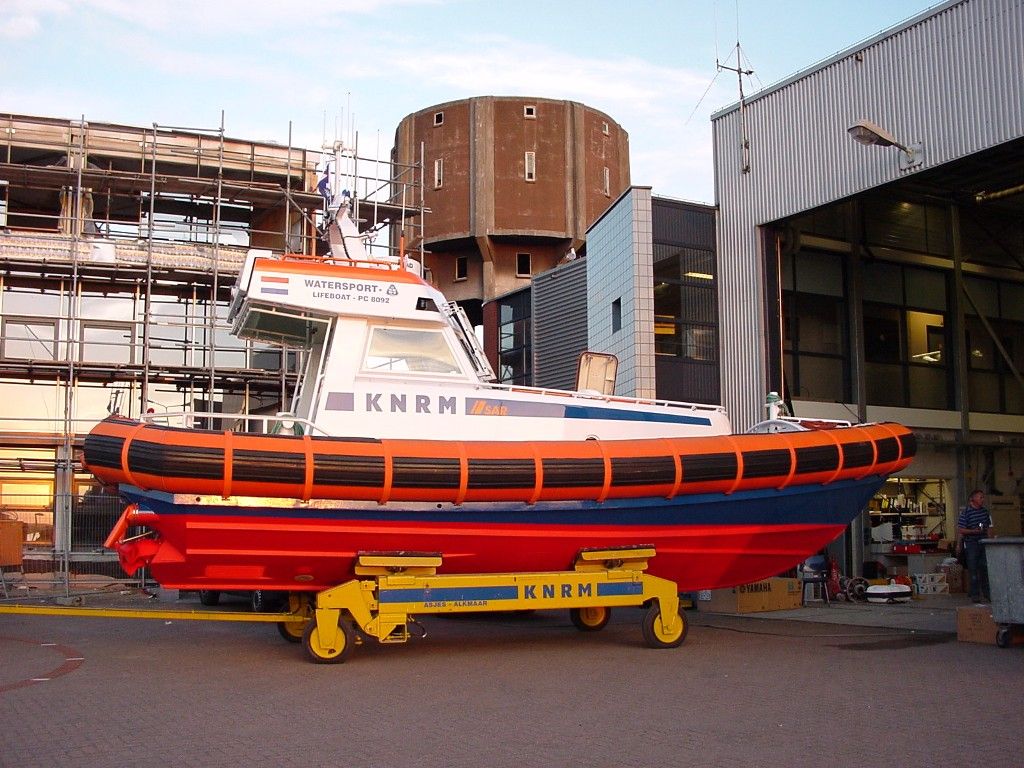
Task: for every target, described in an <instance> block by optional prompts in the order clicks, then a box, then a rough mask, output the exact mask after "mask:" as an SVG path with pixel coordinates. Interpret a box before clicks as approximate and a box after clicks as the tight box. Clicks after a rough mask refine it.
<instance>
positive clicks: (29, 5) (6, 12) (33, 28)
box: [0, 0, 68, 40]
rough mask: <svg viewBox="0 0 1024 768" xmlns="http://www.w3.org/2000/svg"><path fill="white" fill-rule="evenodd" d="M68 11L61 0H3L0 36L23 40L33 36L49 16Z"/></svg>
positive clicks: (0, 7)
mask: <svg viewBox="0 0 1024 768" xmlns="http://www.w3.org/2000/svg"><path fill="white" fill-rule="evenodd" d="M67 11H68V3H66V2H63V0H5V1H4V3H3V4H2V5H0V38H5V39H7V40H25V39H28V38H30V37H34V36H35V35H37V34H38V33H39V31H40V30H41V29H42V27H43V22H44V20H45V19H46V18H47V17H49V16H54V15H60V14H63V13H66V12H67Z"/></svg>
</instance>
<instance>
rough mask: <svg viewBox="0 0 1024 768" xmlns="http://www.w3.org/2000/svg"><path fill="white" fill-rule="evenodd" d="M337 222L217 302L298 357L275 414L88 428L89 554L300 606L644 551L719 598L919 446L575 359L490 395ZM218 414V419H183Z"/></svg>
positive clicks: (448, 316)
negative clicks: (335, 593)
mask: <svg viewBox="0 0 1024 768" xmlns="http://www.w3.org/2000/svg"><path fill="white" fill-rule="evenodd" d="M332 232H334V235H333V236H332V239H331V242H332V254H334V255H332V257H331V258H328V259H315V260H314V259H308V258H301V257H289V256H283V257H280V256H273V255H271V254H269V253H267V252H259V251H252V252H250V254H249V255H248V257H247V259H246V261H245V264H244V266H243V268H242V270H241V272H240V274H239V276H238V280H237V282H236V284H235V287H234V289H233V297H232V303H231V306H230V309H229V319H230V320H231V322H232V332H233V333H234V334H235V335H236V336H238V337H239V338H242V339H249V340H253V341H255V342H258V343H261V344H279V345H284V346H286V347H287V348H288V349H289V350H298V353H299V354H300V356H301V359H302V360H303V367H302V369H301V373H300V377H299V382H298V386H297V387H296V388H295V391H294V394H293V397H292V400H291V402H290V403H289V404H288V405H289V407H288V410H287V411H282V412H280V413H279V414H276V415H269V414H252V413H244V414H230V415H225V414H211V413H206V414H195V413H184V412H182V413H171V412H168V413H161V414H159V415H155V414H154V415H149V416H146V417H140V418H130V417H128V416H123V415H118V414H114V415H112V416H110V417H109V418H107V419H105V420H104V421H102V422H101V423H99V424H97V425H96V426H95V428H94V429H93V430H92V431H91V432H90V434H89V435H88V436H87V437H86V440H85V449H84V463H85V465H86V466H87V467H88V469H89V470H90V471H91V472H93V474H95V475H96V477H97V478H98V479H99V480H101V481H102V482H104V483H106V484H109V485H116V486H117V487H118V489H119V492H120V494H121V495H122V497H123V498H124V499H125V500H126V501H127V502H128V507H127V508H126V510H125V512H124V514H123V515H122V517H121V519H120V521H119V522H118V524H117V526H116V527H115V529H114V530H113V531H112V532H111V534H110V536H109V537H108V540H107V546H109V547H111V548H113V549H115V550H116V551H117V552H118V555H119V557H120V559H121V563H122V565H123V567H124V568H125V570H126V571H127V572H129V573H132V572H134V571H135V570H137V569H138V568H140V567H143V566H145V567H147V568H148V569H149V573H150V574H151V575H152V577H153V578H155V579H156V580H157V581H158V582H159V583H161V584H162V585H164V586H165V587H170V588H178V589H209V590H256V589H261V590H282V591H300V592H302V591H318V590H323V589H327V588H330V587H332V586H335V585H338V584H341V583H343V582H345V581H347V580H348V579H350V578H352V577H353V574H354V567H355V561H356V559H357V557H358V556H359V555H360V553H367V552H398V551H404V552H409V551H418V552H430V553H437V554H440V555H441V556H442V565H441V566H440V571H439V572H441V573H445V572H447V573H514V572H533V571H541V572H543V571H558V570H563V569H566V568H570V567H571V566H572V563H573V562H574V559H575V558H576V556H577V554H578V553H579V552H580V551H581V550H583V549H589V548H601V549H617V548H622V547H635V546H645V547H646V546H654V547H655V549H656V552H657V555H656V557H654V558H653V559H652V560H651V562H650V565H649V569H648V570H649V572H650V573H651V574H653V575H655V576H661V577H664V578H668V579H671V580H673V581H675V582H676V583H677V584H678V586H679V588H680V590H697V589H712V588H717V587H726V586H734V585H737V584H741V583H745V582H750V581H755V580H758V579H762V578H766V577H769V576H774V575H776V574H778V573H781V572H783V571H785V570H787V569H789V568H792V567H794V566H795V565H796V564H798V563H800V562H802V561H803V560H805V559H806V558H807V557H808V556H809V555H811V554H814V553H815V552H817V551H818V550H820V549H821V548H822V547H824V546H825V545H827V544H828V543H829V542H831V541H832V540H833V539H834V538H835V537H836V536H838V535H839V534H840V533H842V532H843V531H844V530H845V527H846V526H847V525H848V524H849V523H850V521H851V520H853V519H854V518H855V517H856V516H857V515H858V514H859V513H860V512H861V511H862V510H863V509H864V507H865V506H866V505H867V502H868V500H869V499H870V498H871V497H872V495H873V494H874V493H875V492H876V491H877V489H878V488H879V487H880V486H881V485H882V483H883V482H885V479H886V478H887V477H888V475H890V474H892V473H894V472H898V471H900V470H902V469H903V468H905V467H906V466H907V465H908V464H909V463H910V461H911V460H912V458H913V456H914V452H915V447H916V446H915V440H914V435H913V434H912V433H911V432H910V430H908V429H906V428H905V427H902V426H900V425H898V424H891V423H883V424H867V425H851V424H847V423H845V422H842V423H840V422H808V421H806V420H799V419H793V418H789V419H785V418H782V419H779V418H770V419H769V420H768V421H767V422H764V423H763V425H759V428H758V429H756V430H755V432H757V433H755V434H734V433H733V432H732V428H731V425H730V424H729V420H728V416H727V415H726V413H725V411H724V409H722V408H721V407H720V406H716V405H703V404H694V403H677V402H669V401H660V400H653V399H648V398H635V397H626V396H622V395H619V394H616V393H615V392H614V359H613V358H610V356H604V357H603V358H602V357H600V356H593V357H585V358H583V359H582V360H581V362H580V367H579V370H580V376H579V381H578V383H577V390H576V391H564V390H551V389H538V388H532V387H521V386H509V385H503V384H500V383H495V382H494V381H493V372H492V371H491V369H490V366H489V364H488V362H487V358H486V356H485V355H484V353H483V351H482V350H481V349H480V345H479V342H478V341H477V339H476V336H475V334H474V332H473V329H472V327H471V326H470V325H469V322H468V320H467V319H466V317H465V315H464V314H463V313H462V312H461V311H460V310H459V309H458V307H457V306H456V305H454V304H451V303H449V302H447V301H446V300H445V298H444V296H443V295H442V294H441V293H440V292H438V291H437V290H436V289H435V288H433V287H432V286H431V285H429V284H428V283H426V282H425V281H424V280H423V279H422V278H421V277H420V276H419V275H418V274H416V273H415V271H414V270H410V269H409V268H408V267H409V265H407V264H406V263H405V262H404V261H403V260H401V259H398V260H392V261H383V262H382V261H374V260H372V259H369V258H368V257H367V254H366V253H365V250H363V249H362V241H361V240H360V235H359V233H358V231H357V230H356V227H355V224H354V223H353V221H352V220H351V218H350V217H349V216H348V215H347V213H346V211H344V210H340V209H339V210H338V211H337V212H336V214H335V218H334V222H333V226H332ZM602 366H604V367H602ZM775 415H777V414H772V413H770V414H769V416H775ZM179 418H180V420H181V423H176V422H175V420H176V419H179ZM216 419H221V420H222V422H221V423H227V424H230V425H232V427H233V428H231V429H214V428H198V427H196V426H194V425H195V424H204V425H206V426H208V427H212V426H215V420H216ZM238 425H242V427H243V428H241V429H240V428H238ZM140 531H141V532H140Z"/></svg>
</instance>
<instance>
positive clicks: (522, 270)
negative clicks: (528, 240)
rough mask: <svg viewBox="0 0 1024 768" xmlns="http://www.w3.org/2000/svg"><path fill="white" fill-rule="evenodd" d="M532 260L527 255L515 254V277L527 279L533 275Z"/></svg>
mask: <svg viewBox="0 0 1024 768" xmlns="http://www.w3.org/2000/svg"><path fill="white" fill-rule="evenodd" d="M532 266H533V265H532V259H531V258H530V254H528V253H517V254H516V277H529V276H530V275H532V274H533V269H532Z"/></svg>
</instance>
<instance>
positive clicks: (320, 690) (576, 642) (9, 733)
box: [0, 593, 1024, 768]
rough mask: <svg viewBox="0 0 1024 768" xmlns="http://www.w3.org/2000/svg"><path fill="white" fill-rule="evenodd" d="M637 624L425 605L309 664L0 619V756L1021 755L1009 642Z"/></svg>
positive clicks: (735, 761) (756, 760)
mask: <svg viewBox="0 0 1024 768" xmlns="http://www.w3.org/2000/svg"><path fill="white" fill-rule="evenodd" d="M104 600H106V601H107V602H109V603H111V604H119V605H136V604H137V605H144V604H148V605H152V604H153V603H154V602H159V601H160V600H164V601H169V602H174V601H173V600H172V598H171V597H170V596H169V595H168V594H167V593H159V596H158V598H157V599H156V600H150V599H147V598H146V597H145V596H144V595H141V594H139V593H133V594H130V595H117V594H113V595H110V596H108V597H106V598H102V597H92V596H91V597H89V598H88V599H87V601H86V602H87V604H89V605H99V604H101V603H102V602H103V601H104ZM182 602H183V603H185V605H186V606H187V607H193V606H197V603H196V602H195V601H191V602H190V601H182ZM176 604H179V603H176ZM236 605H237V607H238V609H239V610H241V609H243V608H244V606H243V604H242V602H241V601H239V602H238V603H237V604H236ZM882 607H885V606H882ZM914 609H917V606H915V608H914ZM914 609H908V610H914ZM848 610H849V609H848V608H842V607H836V608H832V609H827V608H817V607H816V608H813V609H812V608H809V609H806V611H804V612H803V613H804V615H805V616H809V615H813V613H815V612H817V613H821V612H824V611H829V612H830V613H829V614H824V613H821V615H824V616H827V617H828V618H829V619H830V620H831V618H833V617H835V616H839V615H849V616H851V622H852V621H853V617H854V616H855V615H856V614H857V612H856V611H849V612H848V613H843V614H841V612H844V611H848ZM809 612H810V613H809ZM892 615H893V614H889V616H890V618H891V617H892ZM640 616H641V611H639V610H637V609H621V610H617V611H616V613H615V615H614V616H613V619H612V622H611V623H610V624H609V626H608V627H607V628H606V629H605V630H604V631H603V632H599V633H590V634H581V633H579V632H577V631H576V630H575V629H574V628H573V627H572V625H571V624H570V623H569V621H568V618H567V616H566V615H565V614H564V613H543V612H538V613H534V614H529V615H525V616H523V615H498V616H490V617H484V616H468V617H466V616H464V617H458V618H442V617H428V618H426V619H425V620H424V624H425V625H426V626H427V628H428V630H429V636H428V637H427V638H426V639H425V640H422V641H414V642H411V643H409V644H406V645H387V646H385V645H379V644H377V643H375V642H370V643H367V644H365V645H362V646H359V647H357V648H355V649H354V651H353V653H352V655H351V657H350V658H349V660H348V661H347V662H346V663H345V664H342V665H314V664H310V663H308V662H307V661H306V660H305V657H304V654H303V652H302V650H301V648H300V647H299V646H296V645H293V644H288V643H285V642H284V641H283V640H281V638H280V637H279V636H278V634H277V632H276V631H275V630H274V628H273V626H271V625H266V624H236V623H230V624H227V623H225V624H220V623H210V622H184V621H173V622H165V621H163V620H145V621H143V620H123V619H94V618H89V619H84V618H67V617H39V616H18V615H0V766H5V767H6V766H11V767H12V768H13V767H14V766H19V767H22V768H28V767H30V766H45V767H46V768H51V767H52V766H55V765H60V766H117V765H129V764H132V765H145V766H146V767H147V768H159V767H160V766H174V767H175V768H184V767H188V766H243V765H244V766H302V767H303V768H309V767H310V766H321V765H323V766H326V765H332V766H398V765H415V766H426V767H428V768H429V767H430V766H474V767H478V766H517V767H521V766H646V765H671V766H677V765H688V766H759V767H763V766H776V765H778V766H813V767H814V768H820V766H821V765H822V764H827V765H834V766H862V765H892V766H900V767H902V768H912V767H913V766H930V767H931V766H937V765H950V766H955V765H967V764H980V765H985V766H987V767H988V768H992V767H993V766H1019V765H1022V764H1024V755H1022V754H1021V738H1020V734H1021V732H1022V727H1024V685H1022V683H1024V647H1016V648H1010V649H999V648H996V647H995V646H983V645H971V644H966V643H958V642H957V641H956V639H955V636H954V635H951V634H950V633H949V632H947V631H929V630H920V629H917V630H913V631H910V630H903V629H893V628H891V627H874V626H855V625H853V624H852V623H850V624H832V623H825V622H821V621H814V622H811V621H803V620H800V621H798V620H795V619H793V618H780V617H779V616H772V617H771V618H759V617H749V616H746V617H744V616H726V615H713V614H704V613H694V612H690V613H689V614H688V616H689V618H690V621H691V630H690V634H689V637H688V638H687V641H686V643H685V644H684V645H683V646H682V647H680V648H678V649H673V650H651V649H649V648H647V647H646V646H644V644H643V641H642V639H641V636H640V629H639V621H640ZM861 618H863V617H861Z"/></svg>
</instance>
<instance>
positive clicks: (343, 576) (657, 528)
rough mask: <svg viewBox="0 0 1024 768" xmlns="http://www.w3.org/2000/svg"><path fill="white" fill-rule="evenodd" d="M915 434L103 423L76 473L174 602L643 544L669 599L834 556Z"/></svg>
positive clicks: (521, 565) (481, 569)
mask: <svg viewBox="0 0 1024 768" xmlns="http://www.w3.org/2000/svg"><path fill="white" fill-rule="evenodd" d="M914 450H915V443H914V438H913V434H912V433H911V432H910V431H909V430H907V429H905V428H904V427H901V426H899V425H895V424H878V425H869V426H863V427H848V428H843V429H835V430H820V431H817V430H815V431H809V432H795V433H785V434H773V435H731V436H718V437H707V438H679V439H656V440H631V441H610V442H603V443H602V442H599V441H586V442H585V443H578V442H572V443H559V442H551V443H543V442H536V443H529V444H523V443H500V442H481V443H454V442H445V441H414V440H402V441H394V440H392V441H387V440H383V441H380V440H345V439H341V438H309V437H308V436H306V437H305V438H303V437H291V436H289V437H284V438H282V437H267V436H260V435H242V434H229V433H219V432H199V431H196V430H177V429H170V428H160V427H152V426H149V425H140V424H138V423H133V422H130V421H128V420H124V419H110V420H107V421H105V422H103V423H102V424H101V425H99V426H98V427H97V428H96V430H94V432H93V433H92V434H91V435H90V436H89V439H87V441H86V454H85V458H86V462H87V464H88V466H89V468H90V470H92V471H93V472H94V473H95V474H96V475H97V476H98V477H100V478H101V479H103V480H105V481H107V482H111V483H118V484H119V485H120V486H121V492H122V494H123V495H124V496H125V497H126V498H127V499H128V500H130V501H131V502H133V503H134V506H133V507H132V508H130V512H129V513H128V514H127V515H126V517H125V518H124V520H123V521H122V526H121V528H122V530H121V533H123V529H124V528H125V527H127V526H128V525H143V526H145V527H146V528H148V529H149V530H150V531H152V532H153V533H152V535H151V536H148V537H144V538H136V539H125V538H124V537H123V536H121V535H117V536H114V535H112V536H111V538H110V545H111V546H113V547H114V548H116V549H117V550H118V552H119V555H120V557H121V561H122V563H123V564H124V566H125V568H126V570H129V571H131V570H134V569H135V568H137V567H139V566H142V565H145V566H147V567H148V568H149V569H150V573H151V574H152V576H153V578H155V579H156V580H157V581H158V582H159V583H161V584H163V585H164V586H166V587H170V588H179V589H220V590H228V589H268V590H308V591H314V590H321V589H326V588H329V587H332V586H335V585H337V584H340V583H343V582H344V581H347V580H348V579H350V578H352V576H353V566H354V562H355V558H356V556H357V554H358V553H361V552H375V551H418V552H436V553H439V554H441V555H442V556H443V565H442V572H447V573H507V572H519V571H552V570H564V569H567V568H570V567H571V566H572V563H573V560H574V558H575V556H576V554H577V553H578V551H579V550H580V549H584V548H594V547H601V548H604V547H608V548H615V547H625V546H631V545H652V546H654V547H655V548H656V551H657V556H656V557H655V558H653V559H652V560H651V563H650V566H649V570H650V572H651V573H653V574H654V575H657V576H662V577H664V578H667V579H671V580H673V581H675V582H676V583H677V584H678V585H679V588H680V590H684V591H692V590H698V589H713V588H718V587H725V586H733V585H736V584H741V583H746V582H750V581H756V580H758V579H762V578H766V577H769V576H774V575H777V574H778V573H781V572H783V571H785V570H787V569H789V568H792V567H793V566H794V565H796V564H797V563H799V562H801V561H802V560H804V559H805V558H806V557H807V556H809V555H811V554H813V553H815V552H817V551H819V550H820V549H821V548H822V547H824V546H825V545H826V544H828V543H829V542H830V541H832V540H833V539H835V537H836V536H838V535H839V534H840V533H842V531H843V530H845V528H846V526H847V525H848V524H849V523H850V521H852V520H853V519H854V518H855V517H856V516H857V515H858V514H859V513H860V512H861V510H863V509H864V508H865V506H866V505H867V503H868V501H869V500H870V498H871V497H872V496H873V495H874V493H875V492H876V491H877V490H878V488H879V487H880V486H881V485H882V483H884V482H885V479H886V477H887V476H888V475H889V474H891V473H892V472H895V471H898V470H899V469H902V468H903V467H905V466H907V465H908V464H909V463H910V461H911V459H912V457H913V455H914Z"/></svg>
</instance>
